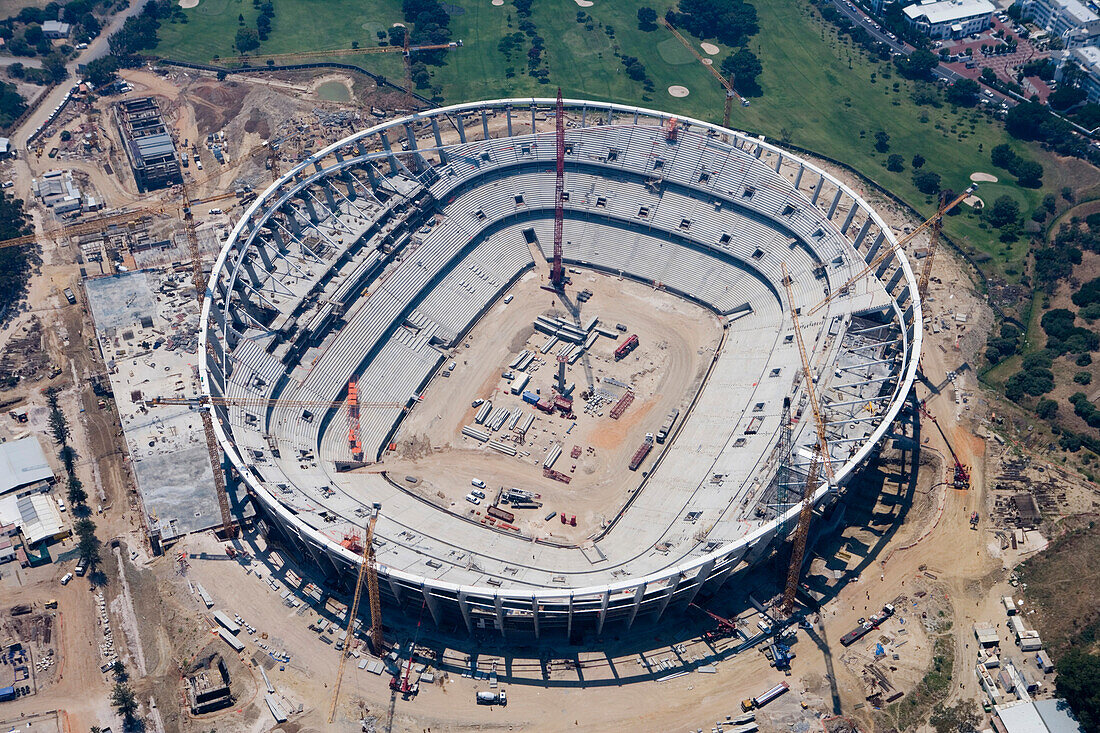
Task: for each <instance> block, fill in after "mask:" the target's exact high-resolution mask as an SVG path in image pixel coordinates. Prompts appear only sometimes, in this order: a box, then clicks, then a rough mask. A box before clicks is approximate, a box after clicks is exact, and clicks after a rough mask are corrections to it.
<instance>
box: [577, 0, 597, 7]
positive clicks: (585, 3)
mask: <svg viewBox="0 0 1100 733" xmlns="http://www.w3.org/2000/svg"><path fill="white" fill-rule="evenodd" d="M573 2H575V3H576V4H577V5H580V6H581V7H582V8H590V7H592V6H593V5H595V3H593V2H592V0H573Z"/></svg>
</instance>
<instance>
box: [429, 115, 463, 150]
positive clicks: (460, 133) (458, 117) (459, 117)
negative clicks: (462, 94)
mask: <svg viewBox="0 0 1100 733" xmlns="http://www.w3.org/2000/svg"><path fill="white" fill-rule="evenodd" d="M455 118H456V120H455V127H457V128H458V139H459V141H460V142H461V143H462V144H463V145H465V144H466V120H464V119H463V118H462V115H455ZM432 119H435V118H434V117H433V118H432Z"/></svg>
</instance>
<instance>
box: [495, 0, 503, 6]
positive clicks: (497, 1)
mask: <svg viewBox="0 0 1100 733" xmlns="http://www.w3.org/2000/svg"><path fill="white" fill-rule="evenodd" d="M503 4H504V0H493V5H503Z"/></svg>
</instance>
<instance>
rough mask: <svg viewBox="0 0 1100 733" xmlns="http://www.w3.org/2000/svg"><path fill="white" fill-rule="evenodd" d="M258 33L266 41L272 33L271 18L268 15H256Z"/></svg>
mask: <svg viewBox="0 0 1100 733" xmlns="http://www.w3.org/2000/svg"><path fill="white" fill-rule="evenodd" d="M256 35H257V36H259V38H260V40H261V41H266V40H267V37H268V36H269V35H271V18H270V17H268V16H266V15H257V16H256Z"/></svg>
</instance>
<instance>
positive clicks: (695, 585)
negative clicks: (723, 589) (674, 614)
mask: <svg viewBox="0 0 1100 733" xmlns="http://www.w3.org/2000/svg"><path fill="white" fill-rule="evenodd" d="M712 570H714V558H711V559H710V560H707V561H706V562H705V563H703V564H702V565H700V566H699V572H698V573H696V574H695V578H694V580H692V588H691V590H690V591H688V596H687V600H685V601H684V608H687V607H688V606H690V605H691V604H692V603H693V602H694V601H695V596H697V595H698V594H699V589H700V588H702V587H703V583H705V582H707V578H708V577H709V576H710V573H711V571H712Z"/></svg>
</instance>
